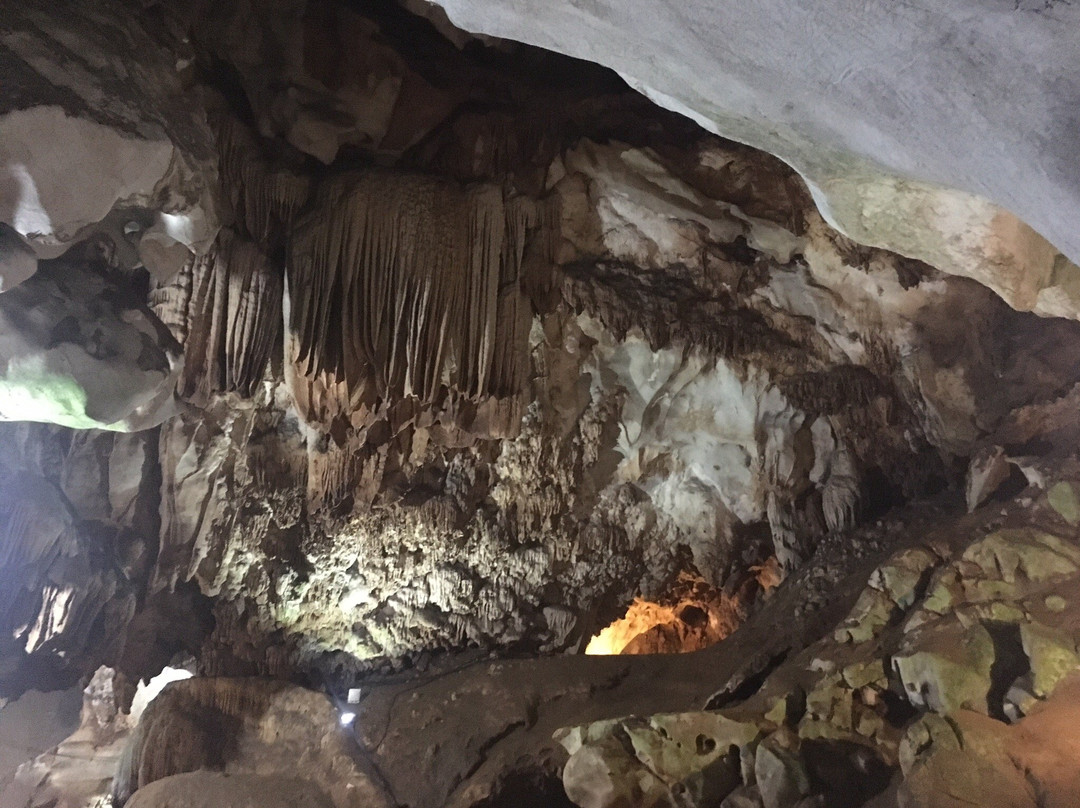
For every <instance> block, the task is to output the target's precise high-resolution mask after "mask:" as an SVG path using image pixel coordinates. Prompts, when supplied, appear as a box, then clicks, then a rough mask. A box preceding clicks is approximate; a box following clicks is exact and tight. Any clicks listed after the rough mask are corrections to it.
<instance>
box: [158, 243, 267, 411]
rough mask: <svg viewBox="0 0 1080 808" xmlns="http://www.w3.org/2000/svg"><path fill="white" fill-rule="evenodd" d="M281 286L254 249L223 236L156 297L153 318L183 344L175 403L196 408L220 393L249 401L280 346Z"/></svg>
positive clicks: (191, 262)
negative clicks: (182, 401)
mask: <svg viewBox="0 0 1080 808" xmlns="http://www.w3.org/2000/svg"><path fill="white" fill-rule="evenodd" d="M282 287H283V279H282V277H281V273H280V271H279V270H277V269H276V268H275V267H274V266H273V264H272V263H271V262H270V260H269V259H268V258H267V256H266V254H265V253H264V252H263V251H262V250H261V249H260V248H259V247H258V246H257V245H256V244H253V243H251V242H250V241H247V240H245V239H244V238H243V237H242V236H239V235H236V234H235V233H233V232H231V231H229V230H222V231H221V233H220V234H219V235H218V238H217V241H216V243H215V244H214V247H213V249H212V250H211V251H210V252H209V253H208V254H207V255H205V256H201V257H193V258H192V259H191V260H190V261H189V262H188V264H187V266H185V267H184V269H183V270H182V271H181V273H180V275H179V276H177V278H176V279H175V280H174V281H173V282H172V283H171V284H169V285H168V286H166V287H163V288H161V289H158V290H156V291H155V309H156V313H157V314H158V316H159V317H160V318H161V319H162V321H163V322H165V323H166V325H168V326H169V327H170V328H171V329H172V331H173V334H174V336H176V337H177V339H179V340H181V341H182V342H183V343H184V350H185V360H186V361H185V365H184V373H183V376H182V377H181V380H180V383H179V384H178V386H177V390H178V393H179V394H180V396H182V397H183V398H184V399H186V400H187V401H190V402H192V403H195V404H198V405H200V406H205V405H206V404H208V403H209V402H210V400H211V398H212V397H213V396H214V395H216V394H220V393H237V394H239V395H240V396H242V397H243V398H250V397H251V395H252V394H253V392H254V390H255V386H256V385H257V384H259V382H261V381H262V379H263V377H264V375H265V373H266V367H267V363H268V362H269V360H270V356H271V354H272V352H273V351H274V349H275V348H276V347H277V346H279V345H280V338H281V297H282Z"/></svg>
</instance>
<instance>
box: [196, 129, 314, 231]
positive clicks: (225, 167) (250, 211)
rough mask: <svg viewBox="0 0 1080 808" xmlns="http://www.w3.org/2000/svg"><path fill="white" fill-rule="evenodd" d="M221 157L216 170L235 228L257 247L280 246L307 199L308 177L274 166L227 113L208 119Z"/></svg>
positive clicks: (309, 184) (258, 145) (309, 187)
mask: <svg viewBox="0 0 1080 808" xmlns="http://www.w3.org/2000/svg"><path fill="white" fill-rule="evenodd" d="M211 121H212V123H213V124H214V129H215V132H216V134H217V140H218V151H219V153H220V155H221V159H220V164H219V168H220V171H221V179H222V184H223V185H224V187H225V190H226V193H227V195H228V197H229V201H230V202H231V203H232V207H233V213H234V215H235V218H236V221H237V224H238V225H240V226H242V228H243V229H244V230H246V231H247V233H248V234H250V235H251V237H252V238H254V239H255V241H257V242H258V243H260V244H269V243H274V242H275V241H276V242H279V243H280V242H282V241H283V240H284V236H285V234H286V233H287V230H288V227H289V225H290V224H291V223H292V221H293V219H294V218H295V217H296V214H297V213H298V211H299V210H300V209H301V208H302V207H303V205H304V203H305V202H306V201H307V200H308V198H309V197H310V196H311V186H312V182H311V178H310V177H308V176H307V175H304V174H299V173H297V172H294V171H289V170H287V169H284V168H280V167H277V166H274V165H273V164H272V163H271V162H270V161H269V160H267V159H265V158H264V157H263V156H262V149H261V146H260V143H259V141H257V140H256V138H255V137H254V136H253V135H252V134H251V133H250V132H249V131H248V130H247V128H246V127H245V126H244V125H243V124H242V123H240V122H239V121H237V120H236V119H235V118H234V117H232V116H231V115H229V114H228V113H224V112H221V113H218V114H216V115H213V116H211Z"/></svg>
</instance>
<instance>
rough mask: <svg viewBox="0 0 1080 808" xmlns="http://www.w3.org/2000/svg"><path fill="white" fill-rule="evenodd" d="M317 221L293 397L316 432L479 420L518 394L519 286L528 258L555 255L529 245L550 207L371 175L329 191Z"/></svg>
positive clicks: (305, 270)
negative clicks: (404, 413)
mask: <svg viewBox="0 0 1080 808" xmlns="http://www.w3.org/2000/svg"><path fill="white" fill-rule="evenodd" d="M317 210H318V213H317V214H312V215H310V216H308V217H307V218H306V219H303V220H302V221H301V222H300V223H299V224H298V226H297V228H296V230H295V232H294V238H293V240H292V245H291V251H290V260H289V267H288V270H289V271H288V279H289V309H290V314H289V319H290V331H291V334H290V336H291V339H292V348H291V360H292V362H293V365H294V367H293V368H292V371H293V373H292V378H291V384H292V388H293V391H294V398H295V401H296V402H297V405H298V408H299V409H300V411H301V412H302V413H303V414H304V415H305V417H306V418H307V419H308V420H310V421H312V422H316V423H321V424H324V425H328V424H331V423H332V422H333V421H334V420H335V419H338V418H344V419H346V420H347V421H348V422H349V423H351V424H352V426H353V427H356V428H364V427H367V426H370V425H371V423H372V422H373V421H374V420H375V417H376V416H377V415H379V414H388V413H389V411H390V408H392V407H394V406H395V405H396V404H397V403H398V402H400V401H401V400H403V399H411V400H415V401H417V402H419V403H420V404H421V405H422V407H428V406H431V405H435V406H436V407H437V409H438V410H439V411H440V412H442V413H450V412H454V411H457V412H458V413H459V415H460V416H461V417H462V418H464V417H468V418H469V419H470V420H476V415H477V411H478V407H479V405H482V404H484V403H485V402H487V401H489V400H490V399H496V400H505V399H513V398H515V397H516V396H518V395H519V394H520V393H521V392H522V390H523V387H524V384H525V380H526V373H527V371H528V362H527V355H526V339H527V335H528V327H529V321H530V318H531V309H530V306H529V301H528V299H527V298H526V296H525V294H524V293H523V291H522V290H521V284H520V280H521V273H522V268H523V265H524V264H525V262H526V257H527V256H528V255H529V254H530V249H531V248H533V247H535V244H540V247H539V249H541V251H542V252H545V253H546V252H547V251H548V250H547V248H545V247H544V242H543V241H542V240H534V238H533V236H534V234H536V233H537V232H538V231H543V230H545V229H546V228H545V225H547V224H548V222H549V218H548V215H547V214H546V211H545V205H544V204H542V203H535V202H532V201H530V200H526V199H522V198H508V197H507V196H506V194H505V193H504V192H503V191H502V190H501V189H500V188H498V187H496V186H493V185H475V186H470V187H466V188H462V187H460V186H458V185H457V184H454V183H450V182H446V181H441V180H436V179H431V178H426V177H419V176H403V175H400V174H390V173H384V172H378V171H372V172H366V173H356V174H351V175H346V176H343V177H340V178H337V179H336V180H334V181H331V182H330V183H328V185H327V187H326V188H325V189H324V193H323V194H322V196H321V198H320V199H319V200H318V204H317ZM534 242H535V244H534ZM483 414H484V415H485V416H487V417H488V418H491V417H492V416H496V417H499V416H500V415H501V417H514V416H515V415H519V414H520V410H519V408H514V407H505V408H502V409H500V408H499V407H495V408H489V409H488V410H485V411H484V413H483ZM492 420H495V419H492ZM458 425H459V426H468V425H469V424H458ZM395 426H397V427H398V428H400V426H401V424H396V425H395ZM484 426H485V428H486V429H487V430H488V432H489V434H492V435H499V434H505V433H507V432H512V431H513V429H514V428H515V425H514V424H510V423H502V424H499V423H488V424H485V425H484Z"/></svg>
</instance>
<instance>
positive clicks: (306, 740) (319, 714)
mask: <svg viewBox="0 0 1080 808" xmlns="http://www.w3.org/2000/svg"><path fill="white" fill-rule="evenodd" d="M350 745H351V741H350V740H349V738H348V736H347V733H346V732H345V731H344V730H343V729H342V727H341V726H340V724H339V721H338V713H337V711H336V710H335V709H334V706H333V704H332V703H331V701H330V699H328V698H327V697H326V696H325V695H323V694H321V693H314V692H312V691H309V690H304V689H303V688H299V687H291V686H289V685H286V684H284V683H280V682H272V681H258V680H230V679H189V680H186V681H182V682H175V683H173V684H171V685H168V686H167V687H166V688H165V690H164V691H162V693H161V695H159V696H158V697H157V698H156V699H154V701H152V702H151V703H150V705H149V706H148V707H147V709H146V712H144V713H143V716H142V719H141V720H140V722H139V725H138V727H137V728H136V729H135V732H134V733H133V734H132V737H131V739H130V741H129V745H128V748H127V750H126V752H125V755H124V758H123V759H122V760H121V761H120V765H119V767H118V769H117V773H116V779H115V780H114V782H113V795H114V797H115V799H116V800H117V801H118V802H119V803H120V804H124V803H125V802H127V801H128V800H129V799H130V803H129V804H131V805H142V806H154V805H162V806H164V805H200V804H213V803H212V802H209V801H210V800H212V799H215V798H217V799H223V800H228V802H227V803H226V804H229V805H233V804H235V802H234V801H235V800H236V799H238V798H241V797H244V796H245V795H246V797H245V798H246V799H251V798H252V797H253V796H254V795H255V794H256V793H258V792H260V791H261V792H263V793H266V794H271V792H273V791H274V788H273V786H274V784H275V781H276V780H279V779H280V780H283V781H288V782H282V783H279V785H280V786H281V790H280V791H278V793H277V794H276V795H272V799H275V800H277V801H278V803H277V804H282V805H286V804H289V803H288V802H286V801H284V799H285V795H287V794H289V793H292V794H295V795H297V799H299V798H300V797H301V796H303V797H304V798H305V799H312V800H313V802H312V803H310V804H314V805H332V806H335V808H361V806H362V807H363V808H368V807H369V806H374V807H377V806H381V805H389V804H390V803H388V802H387V801H386V798H385V796H384V795H383V793H382V791H381V789H380V787H379V786H378V785H377V784H376V783H375V782H372V781H371V779H370V778H369V776H368V774H367V773H366V772H365V771H363V770H362V768H361V767H360V766H359V764H358V762H357V761H356V759H355V756H354V755H353V753H352V750H351V748H350ZM202 769H212V770H217V771H221V772H222V773H223V774H224V775H226V777H218V778H206V777H204V776H201V775H200V777H201V779H200V777H191V778H187V779H180V780H177V779H174V778H176V777H179V778H183V776H184V774H185V773H188V772H197V771H199V770H202ZM228 775H236V776H237V777H238V781H233V780H232V779H231V778H230V777H228ZM154 783H161V784H162V785H158V786H154ZM168 784H171V785H168ZM180 787H183V788H184V789H190V791H188V792H187V796H186V799H188V800H190V801H189V802H184V803H182V802H177V801H176V800H177V799H178V796H177V795H175V794H174V793H172V792H173V789H178V788H180ZM324 792H325V793H324ZM200 799H201V800H203V801H202V802H199V800H200ZM302 804H309V803H306V802H304V803H302Z"/></svg>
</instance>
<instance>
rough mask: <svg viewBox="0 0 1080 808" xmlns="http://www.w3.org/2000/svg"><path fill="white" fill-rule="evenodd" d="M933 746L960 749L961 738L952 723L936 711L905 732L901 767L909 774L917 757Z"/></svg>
mask: <svg viewBox="0 0 1080 808" xmlns="http://www.w3.org/2000/svg"><path fill="white" fill-rule="evenodd" d="M931 747H934V748H937V749H959V748H960V739H959V738H958V737H957V735H956V730H955V728H954V727H953V725H952V724H950V723H949V722H948V721H946V720H945V719H944V718H942V717H941V716H939V715H937V714H935V713H927V714H926V715H924V716H923V717H922V718H920V719H919V720H918V721H916V722H915V723H914V724H912V725H911V726H910V727H908V730H907V732H905V733H904V737H903V739H902V740H901V741H900V768H901V769H903V772H904V774H905V775H907V774H908V773H909V772H910V770H911V767H912V765H913V764H914V763H915V759H916V758H917V757H918V756H919V755H920V754H921V753H922V752H924V751H926V750H929V749H930V748H931Z"/></svg>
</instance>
